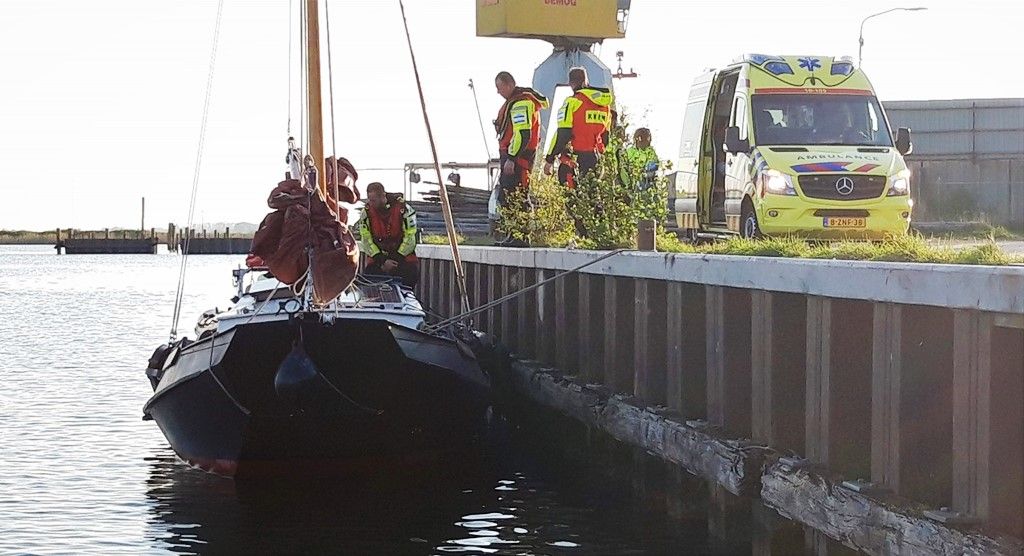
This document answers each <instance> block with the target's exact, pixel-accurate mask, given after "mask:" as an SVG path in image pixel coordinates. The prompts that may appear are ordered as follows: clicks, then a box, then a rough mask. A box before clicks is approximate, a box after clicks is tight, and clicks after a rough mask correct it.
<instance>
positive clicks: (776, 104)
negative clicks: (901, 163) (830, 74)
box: [751, 94, 892, 147]
mask: <svg viewBox="0 0 1024 556" xmlns="http://www.w3.org/2000/svg"><path fill="white" fill-rule="evenodd" d="M751 108H752V112H753V118H754V140H755V141H756V143H757V144H758V145H852V146H865V147H867V146H871V147H891V146H892V135H891V134H890V133H889V127H888V125H886V123H885V119H884V118H882V110H881V109H880V107H879V105H878V100H877V99H875V97H873V96H868V95H829V94H808V95H805V94H755V95H753V96H752V105H751Z"/></svg>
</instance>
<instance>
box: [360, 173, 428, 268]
mask: <svg viewBox="0 0 1024 556" xmlns="http://www.w3.org/2000/svg"><path fill="white" fill-rule="evenodd" d="M358 226H359V243H360V246H359V247H360V249H361V250H362V252H363V253H365V254H366V256H367V257H369V258H370V259H371V262H369V263H368V264H367V265H366V269H365V270H364V271H363V272H364V274H376V275H390V276H396V277H398V278H401V279H402V284H404V285H405V286H408V287H410V288H412V287H415V286H416V282H418V281H419V277H420V263H419V260H418V259H417V258H416V232H417V229H416V210H415V209H413V208H412V207H411V206H409V205H407V204H406V203H405V199H404V198H402V195H401V193H385V192H384V186H383V185H382V184H381V183H380V182H373V183H371V184H370V185H368V186H367V187H366V206H365V207H363V210H362V215H361V216H360V218H359V224H358Z"/></svg>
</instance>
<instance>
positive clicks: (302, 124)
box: [298, 0, 309, 180]
mask: <svg viewBox="0 0 1024 556" xmlns="http://www.w3.org/2000/svg"><path fill="white" fill-rule="evenodd" d="M299 19H300V20H301V22H300V23H299V41H300V42H301V43H302V45H303V48H305V44H306V0H299ZM306 62H307V60H306V56H305V55H300V58H299V90H300V91H303V92H305V90H306ZM308 100H309V99H308V98H307V96H306V95H305V94H301V95H299V150H300V151H302V152H306V150H307V149H308V147H309V137H308V136H306V112H307V111H308V106H307V105H306V102H307V101H308ZM304 168H305V165H304V164H303V162H302V159H301V158H300V159H299V169H300V170H302V171H304ZM298 179H300V180H301V179H302V176H301V175H300V176H298Z"/></svg>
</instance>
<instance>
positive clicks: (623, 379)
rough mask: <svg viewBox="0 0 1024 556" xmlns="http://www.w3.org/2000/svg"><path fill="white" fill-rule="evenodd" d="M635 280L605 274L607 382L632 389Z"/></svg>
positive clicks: (622, 389)
mask: <svg viewBox="0 0 1024 556" xmlns="http://www.w3.org/2000/svg"><path fill="white" fill-rule="evenodd" d="M633 289H634V288H633V280H632V279H630V278H621V277H618V276H605V277H604V364H603V365H602V371H603V374H604V383H605V384H606V385H607V386H608V387H609V388H611V389H612V390H613V391H615V392H632V391H633V368H632V367H633V333H632V328H633V324H634V320H633Z"/></svg>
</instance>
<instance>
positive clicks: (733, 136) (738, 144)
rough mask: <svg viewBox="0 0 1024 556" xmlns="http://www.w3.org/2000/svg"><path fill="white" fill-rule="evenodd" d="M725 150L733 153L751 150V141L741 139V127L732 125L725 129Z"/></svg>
mask: <svg viewBox="0 0 1024 556" xmlns="http://www.w3.org/2000/svg"><path fill="white" fill-rule="evenodd" d="M725 150H726V151H728V152H731V153H733V154H738V153H748V152H750V141H748V140H746V139H740V128H738V127H736V126H732V127H730V128H727V129H726V130H725Z"/></svg>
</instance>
